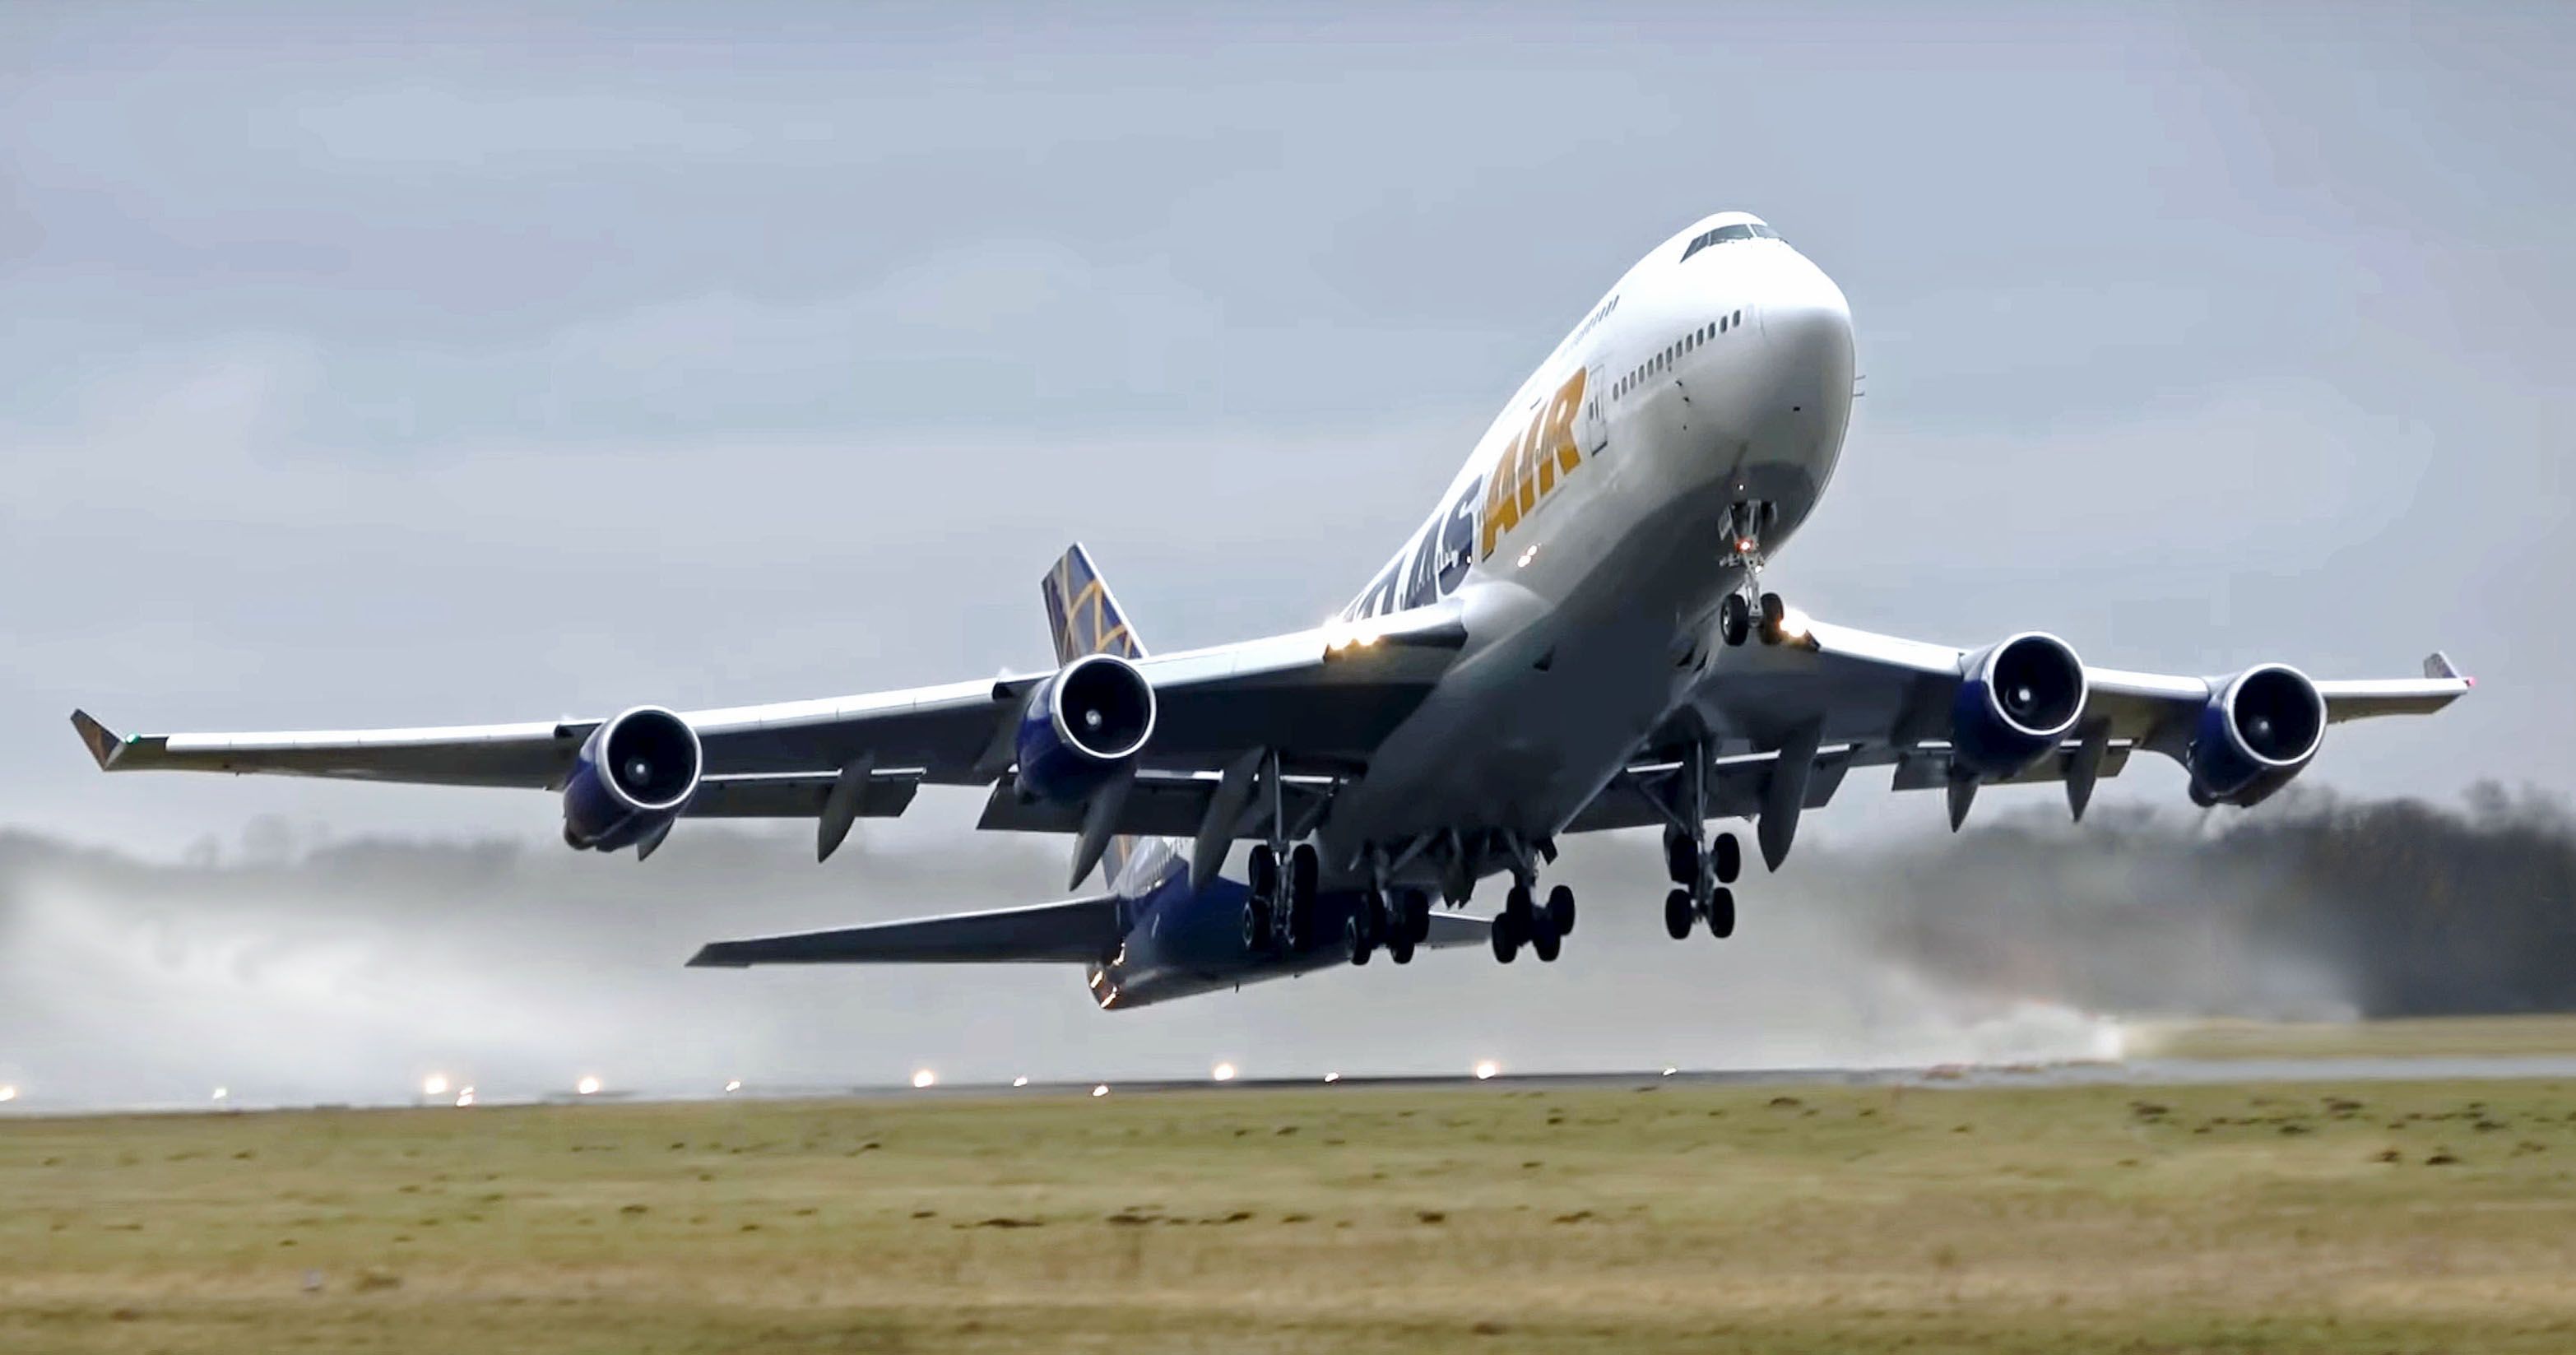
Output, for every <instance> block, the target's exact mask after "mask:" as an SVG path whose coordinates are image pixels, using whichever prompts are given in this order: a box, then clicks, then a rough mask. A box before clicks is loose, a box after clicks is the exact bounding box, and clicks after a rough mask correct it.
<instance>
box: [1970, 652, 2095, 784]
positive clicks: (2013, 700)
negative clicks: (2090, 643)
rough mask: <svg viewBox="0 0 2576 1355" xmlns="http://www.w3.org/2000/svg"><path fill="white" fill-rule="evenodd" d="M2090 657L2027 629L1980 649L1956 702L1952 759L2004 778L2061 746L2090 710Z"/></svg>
mask: <svg viewBox="0 0 2576 1355" xmlns="http://www.w3.org/2000/svg"><path fill="white" fill-rule="evenodd" d="M2087 691H2088V688H2087V684H2086V683H2085V680H2084V661H2083V660H2082V659H2079V658H2077V657H2075V651H2074V650H2073V649H2070V648H2068V647H2067V644H2066V642H2065V641H2064V640H2060V639H2058V638H2057V637H2056V636H2054V635H2047V634H2042V633H2041V632H2038V631H2029V632H2025V633H2023V634H2020V635H2015V636H2012V637H2011V638H2009V639H2006V640H2005V641H2003V642H2002V643H2001V644H1998V645H1995V646H1994V647H1992V648H1990V649H1988V650H1986V651H1985V652H1984V653H1982V654H1979V655H1976V656H1975V657H1974V658H1973V659H1971V660H1970V662H1969V667H1968V676H1967V680H1966V681H1964V682H1962V683H1960V684H1959V695H1958V697H1957V699H1956V700H1955V701H1954V702H1953V703H1952V705H1951V708H1950V757H1951V762H1952V765H1954V766H1956V767H1958V768H1960V769H1961V770H1963V771H1966V772H1970V773H1973V774H1975V775H1977V776H1979V777H2003V776H2010V775H2012V774H2013V773H2015V772H2018V771H2020V770H2022V769H2023V768H2025V767H2028V766H2029V765H2031V764H2032V763H2034V762H2037V761H2038V760H2039V759H2040V757H2041V756H2042V755H2043V754H2045V753H2047V752H2048V751H2049V750H2050V749H2052V748H2055V747H2057V745H2058V743H2059V741H2060V740H2062V739H2064V738H2065V737H2066V734H2067V731H2069V730H2071V729H2073V728H2075V720H2076V717H2077V716H2080V715H2082V714H2083V713H2084V699H2085V696H2086V695H2087Z"/></svg>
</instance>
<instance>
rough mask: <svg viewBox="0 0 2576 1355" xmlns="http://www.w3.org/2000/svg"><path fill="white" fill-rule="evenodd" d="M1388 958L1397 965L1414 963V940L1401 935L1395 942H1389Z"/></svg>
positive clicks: (1387, 947)
mask: <svg viewBox="0 0 2576 1355" xmlns="http://www.w3.org/2000/svg"><path fill="white" fill-rule="evenodd" d="M1386 958H1388V959H1390V960H1393V961H1395V962H1396V963H1397V964H1411V963H1413V941H1412V939H1411V938H1409V937H1405V936H1401V935H1399V936H1397V937H1396V938H1395V939H1394V940H1391V941H1389V942H1387V943H1386Z"/></svg>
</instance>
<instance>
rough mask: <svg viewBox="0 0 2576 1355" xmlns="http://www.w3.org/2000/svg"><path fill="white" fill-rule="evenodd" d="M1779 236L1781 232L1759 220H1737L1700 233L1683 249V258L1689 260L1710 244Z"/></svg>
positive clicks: (1774, 238) (1770, 238) (1777, 237)
mask: <svg viewBox="0 0 2576 1355" xmlns="http://www.w3.org/2000/svg"><path fill="white" fill-rule="evenodd" d="M1779 238H1780V232H1778V231H1775V230H1773V229H1771V228H1770V227H1769V226H1765V225H1763V224H1762V223H1761V222H1759V221H1737V222H1733V223H1731V224H1729V225H1724V226H1719V227H1717V228H1715V229H1713V230H1706V231H1702V232H1700V233H1699V235H1698V236H1697V237H1696V238H1694V239H1693V240H1692V241H1691V242H1690V247H1689V248H1688V249H1685V250H1683V251H1682V258H1683V259H1684V260H1685V261H1687V260H1689V258H1690V256H1692V255H1694V254H1697V253H1699V252H1700V251H1701V250H1703V249H1706V248H1708V247H1709V246H1710V245H1723V244H1726V243H1729V242H1730V241H1735V240H1777V239H1779Z"/></svg>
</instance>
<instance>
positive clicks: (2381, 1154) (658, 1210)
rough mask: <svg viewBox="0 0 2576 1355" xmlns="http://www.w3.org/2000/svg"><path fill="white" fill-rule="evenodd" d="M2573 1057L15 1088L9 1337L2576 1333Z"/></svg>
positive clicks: (2532, 1340) (1770, 1342)
mask: <svg viewBox="0 0 2576 1355" xmlns="http://www.w3.org/2000/svg"><path fill="white" fill-rule="evenodd" d="M2571 1276H2576V1084H2570V1083H2551V1082H2473V1083H2419V1084H2400V1083H2376V1084H2358V1085H2353V1086H2349V1087H2341V1088H2338V1087H2331V1086H2322V1085H2285V1086H2228V1087H2210V1086H2202V1087H2177V1088H2133V1087H2127V1088H2124V1087H2066V1088H2045V1089H1941V1090H1935V1089H1925V1088H1919V1087H1918V1088H1896V1087H1875V1088H1808V1087H1797V1088H1786V1089H1783V1088H1771V1087H1766V1088H1736V1087H1729V1088H1708V1087H1684V1086H1678V1085H1664V1086H1660V1087H1650V1088H1648V1089H1645V1090H1583V1091H1537V1090H1518V1091H1516V1090H1512V1089H1509V1088H1505V1087H1499V1086H1485V1087H1474V1088H1465V1089H1456V1090H1436V1089H1435V1090H1394V1089H1378V1088H1368V1087H1359V1086H1345V1087H1338V1088H1318V1089H1315V1090H1311V1091H1295V1092H1281V1091H1268V1090H1259V1089H1234V1090H1209V1091H1206V1092H1193V1093H1175V1094H1166V1095H1153V1096H1145V1095H1111V1096H1109V1097H1106V1098H1102V1099H1099V1100H1093V1099H1089V1098H1075V1099H1065V1098H1059V1097H1054V1096H1047V1097H1037V1096H1020V1097H994V1098H988V1099H982V1100H968V1099H962V1098H955V1097H947V1096H923V1097H920V1098H917V1099H916V1098H900V1099H896V1100H888V1101H859V1102H810V1103H780V1102H769V1103H763V1102H755V1101H727V1102H720V1103H715V1104H697V1105H575V1106H556V1107H531V1108H485V1109H477V1110H467V1111H460V1110H422V1111H357V1112H299V1113H277V1114H242V1115H187V1116H158V1117H120V1118H92V1119H44V1120H39V1119H20V1120H14V1121H0V1350H7V1351H11V1352H29V1351H117V1352H128V1351H131V1352H141V1351H168V1352H212V1351H225V1352H231V1351H244V1352H247V1351H259V1352H273V1351H282V1350H297V1349H310V1350H328V1351H422V1352H428V1351H438V1352H453V1351H510V1352H516V1351H583V1352H609V1351H717V1350H747V1349H760V1350H789V1351H869V1350H934V1349H935V1350H950V1349H956V1350H974V1351H1085V1350H1109V1349H1113V1348H1116V1349H1121V1350H1133V1349H1140V1348H1141V1349H1157V1350H1160V1349H1182V1350H1208V1351H1215V1350H1226V1351H1238V1350H1253V1351H1282V1352H1285V1351H1300V1352H1302V1351H1315V1350H1361V1351H1413V1350H1431V1349H1460V1348H1465V1349H1473V1350H1478V1351H1494V1352H1503V1351H1564V1350H1568V1349H1628V1350H1686V1349H1687V1350H1706V1349H1712V1348H1722V1349H1728V1350H1743V1351H1878V1350H1898V1349H1903V1350H1911V1351H1971V1350H1974V1351H2029V1352H2038V1351H2064V1350H2119V1351H2141V1352H2143V1351H2198V1350H2226V1351H2303V1350H2314V1351H2337V1352H2342V1351H2356V1350H2358V1351H2374V1352H2375V1351H2426V1352H2430V1351H2444V1352H2464V1351H2485V1350H2492V1351H2533V1352H2542V1351H2546V1352H2552V1353H2553V1355H2556V1353H2559V1352H2565V1351H2568V1350H2571V1349H2576V1281H2571V1278H2570V1277H2571Z"/></svg>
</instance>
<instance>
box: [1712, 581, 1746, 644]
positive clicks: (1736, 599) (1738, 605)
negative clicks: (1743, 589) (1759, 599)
mask: <svg viewBox="0 0 2576 1355" xmlns="http://www.w3.org/2000/svg"><path fill="white" fill-rule="evenodd" d="M1752 634H1753V609H1752V608H1750V607H1747V606H1745V605H1744V595H1743V594H1742V593H1729V594H1727V595H1726V600H1725V601H1724V602H1721V603H1719V604H1717V638H1718V639H1720V640H1723V641H1725V642H1726V647H1727V648H1729V649H1733V648H1735V647H1736V646H1738V645H1741V644H1743V643H1744V641H1745V640H1746V638H1747V637H1749V636H1751V635H1752Z"/></svg>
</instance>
